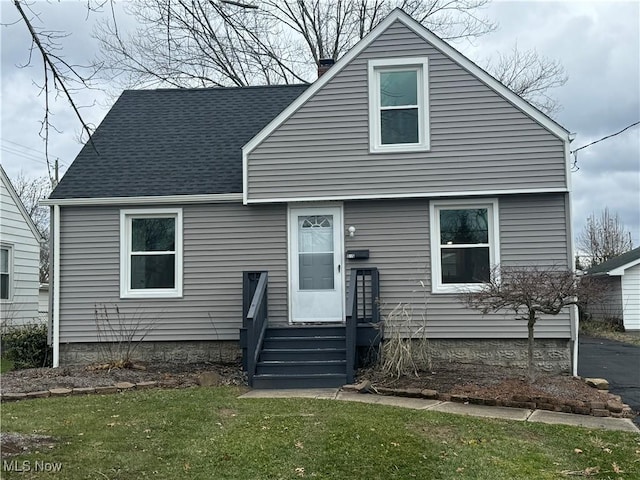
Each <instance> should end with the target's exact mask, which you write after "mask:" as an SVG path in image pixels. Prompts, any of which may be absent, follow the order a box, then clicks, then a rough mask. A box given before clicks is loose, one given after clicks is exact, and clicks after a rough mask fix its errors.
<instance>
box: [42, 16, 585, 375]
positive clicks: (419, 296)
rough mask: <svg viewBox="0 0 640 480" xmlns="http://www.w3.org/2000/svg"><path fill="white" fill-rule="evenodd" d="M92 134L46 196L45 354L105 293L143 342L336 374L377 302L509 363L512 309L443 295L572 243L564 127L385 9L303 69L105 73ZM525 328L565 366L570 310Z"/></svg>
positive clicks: (347, 370) (160, 355) (487, 358)
mask: <svg viewBox="0 0 640 480" xmlns="http://www.w3.org/2000/svg"><path fill="white" fill-rule="evenodd" d="M93 142H94V145H93V146H92V145H90V144H87V145H85V147H84V148H83V149H82V151H81V152H80V154H79V155H78V157H77V158H76V160H75V161H74V163H73V165H72V166H71V167H70V168H69V170H68V171H67V173H66V175H65V176H64V178H63V179H62V181H61V182H60V184H59V185H58V187H57V188H56V189H55V191H54V192H53V193H52V195H51V197H50V199H49V200H48V201H47V204H49V205H51V206H52V215H53V219H54V220H53V224H54V236H55V241H54V265H55V267H54V279H53V285H52V292H53V302H52V308H53V319H54V324H53V327H54V329H53V335H54V362H55V364H56V365H57V364H66V363H74V362H75V363H78V362H87V361H93V360H95V358H96V355H97V351H98V348H97V346H98V345H97V343H96V342H99V338H98V336H99V335H98V333H99V332H97V329H96V320H97V317H96V315H95V311H96V306H98V307H99V308H102V309H104V308H105V306H112V307H111V308H114V307H113V305H117V306H118V309H119V310H118V311H119V312H120V314H121V315H122V317H123V318H125V323H126V322H131V324H132V325H141V324H144V335H142V334H139V335H138V336H136V338H139V337H144V341H143V342H142V343H141V344H140V349H139V351H138V354H139V355H140V356H142V357H143V358H147V359H150V360H155V361H165V362H171V361H179V362H186V361H194V362H197V361H204V360H211V359H215V358H230V357H231V358H233V357H235V356H236V355H237V354H238V348H239V345H241V346H242V348H243V352H244V355H243V356H244V364H245V368H247V370H248V373H249V380H250V383H252V384H253V385H256V386H278V385H280V386H312V385H331V384H340V383H343V382H344V381H345V380H350V379H351V378H352V376H353V367H354V362H355V360H354V356H355V345H359V346H364V347H365V348H366V345H369V344H370V343H371V342H372V341H374V340H373V339H375V338H376V336H377V335H378V332H379V331H380V330H377V329H376V328H375V327H376V325H375V323H376V322H377V321H378V320H380V319H385V318H386V316H387V315H388V313H389V311H390V310H391V309H392V308H393V307H394V306H396V305H398V304H406V305H409V306H410V310H411V312H412V315H413V316H412V318H411V319H409V320H408V321H406V322H405V323H404V324H403V326H401V327H400V326H398V325H394V324H393V322H392V321H387V322H386V323H387V324H386V325H385V332H386V333H385V334H386V335H388V334H389V332H393V331H396V332H397V333H398V334H399V335H402V336H405V337H409V338H412V337H414V336H416V335H417V332H419V331H420V332H423V333H424V332H426V334H427V335H428V337H429V338H430V341H431V343H430V344H431V346H432V349H433V355H434V359H435V360H438V359H440V360H444V361H449V360H457V361H467V362H484V363H487V364H502V365H525V364H526V338H527V327H526V323H525V322H521V321H516V320H514V318H513V317H514V316H513V315H512V314H510V313H505V314H489V315H482V314H481V313H479V312H477V311H474V310H470V309H467V308H465V307H464V305H463V304H462V303H461V301H460V300H459V299H458V294H459V292H460V290H461V289H473V288H476V287H477V286H478V285H479V284H480V283H481V282H482V281H483V280H486V279H487V278H488V275H490V271H491V270H492V267H493V266H494V265H498V264H502V265H510V266H513V265H555V266H563V267H566V268H570V266H571V265H572V263H573V262H572V259H573V254H572V245H571V240H570V239H571V232H570V225H571V222H570V198H569V191H570V181H569V161H568V160H569V159H568V156H569V142H570V135H569V133H568V131H567V130H565V129H564V128H563V127H561V126H560V125H558V124H557V123H555V122H554V121H553V120H551V119H550V118H548V117H547V116H545V115H544V114H542V113H541V112H540V111H538V110H537V109H535V108H534V107H532V106H531V105H530V104H528V103H527V102H525V101H523V100H522V99H521V98H519V97H518V96H517V95H515V94H513V93H512V92H511V91H510V90H508V89H507V88H506V87H504V86H503V85H502V84H500V83H499V82H498V81H496V80H495V79H494V78H492V77H491V76H490V75H488V74H487V73H486V72H484V71H483V70H482V69H480V68H479V67H478V66H477V65H475V64H474V63H472V62H471V61H470V60H468V59H467V58H465V57H464V56H463V55H461V54H460V53H459V52H457V51H456V50H455V49H453V48H452V47H451V46H449V45H448V44H447V43H445V42H444V41H442V40H441V39H439V38H438V37H436V36H435V35H434V34H432V33H431V32H429V31H428V30H427V29H426V28H424V27H423V26H422V25H421V24H419V23H418V22H416V21H415V20H413V19H412V18H410V17H409V16H408V15H406V14H405V13H404V12H402V11H400V10H395V11H394V12H392V13H391V14H390V15H389V17H387V18H386V19H385V20H383V21H382V22H381V23H380V24H379V25H378V26H377V27H376V28H375V29H374V30H373V31H372V32H370V33H369V34H368V35H367V36H366V37H365V38H364V39H362V40H361V41H360V42H359V43H358V44H357V45H356V46H355V47H354V48H353V49H351V50H350V51H349V52H348V53H347V54H345V55H344V57H342V58H341V59H339V61H337V62H336V63H335V65H333V66H331V67H330V68H329V69H328V71H327V72H326V73H324V74H323V75H322V76H321V77H320V78H319V79H318V80H317V81H316V82H314V83H313V84H312V85H296V86H262V87H248V88H211V89H181V90H169V89H164V90H163V89H160V90H153V91H126V92H124V93H123V94H122V96H121V97H120V98H119V99H118V100H117V102H116V103H115V104H114V106H113V108H112V109H111V111H110V112H109V113H108V114H107V115H106V117H105V119H104V120H103V122H102V124H101V125H100V126H99V128H98V129H97V131H96V133H95V135H94V138H93ZM425 326H426V328H423V327H425ZM133 333H138V332H133ZM536 334H537V355H538V357H537V363H538V366H539V367H540V368H543V369H545V370H548V371H568V370H570V369H571V368H572V358H573V360H574V364H573V368H574V371H575V356H573V357H572V349H573V345H574V344H575V339H576V318H575V315H574V314H573V312H572V311H571V310H570V309H567V310H566V311H565V312H563V313H562V314H560V315H558V316H554V317H549V318H543V319H541V320H540V321H539V323H538V324H537V327H536Z"/></svg>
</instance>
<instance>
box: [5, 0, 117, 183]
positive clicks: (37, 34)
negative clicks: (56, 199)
mask: <svg viewBox="0 0 640 480" xmlns="http://www.w3.org/2000/svg"><path fill="white" fill-rule="evenodd" d="M108 1H109V0H95V1H94V0H87V2H86V7H87V11H88V12H90V11H93V10H95V9H98V8H101V7H102V6H104V5H105V4H106V3H107V2H108ZM34 3H35V2H26V1H23V0H22V1H21V0H13V4H14V6H15V8H16V10H17V12H18V14H19V20H18V22H22V23H24V25H25V27H26V28H27V30H28V31H29V34H30V36H31V47H30V48H29V56H28V58H27V61H26V63H25V64H24V65H21V68H27V67H30V66H31V65H32V62H33V59H34V56H35V57H39V58H40V61H41V66H42V83H40V84H37V83H36V85H37V86H38V88H39V89H40V93H41V94H43V97H44V115H43V119H42V122H41V128H40V135H41V137H42V138H43V139H44V141H45V159H46V162H47V169H48V172H49V178H50V180H51V182H53V181H54V180H55V174H54V172H53V167H52V166H51V163H50V161H49V134H50V132H51V130H54V131H56V132H59V131H58V130H57V129H56V127H55V125H54V124H53V123H52V119H51V104H52V101H53V99H54V98H57V97H63V98H65V99H66V100H67V101H68V103H69V106H70V107H71V109H72V110H73V112H74V114H75V115H76V117H77V118H78V121H79V122H80V125H81V126H82V131H83V132H84V133H86V135H87V138H88V140H89V141H91V133H92V131H93V129H92V127H91V126H90V125H89V124H88V123H87V122H85V120H84V118H83V117H82V114H81V113H80V110H81V108H82V106H81V105H80V104H79V103H78V102H77V100H76V95H77V93H78V92H79V91H80V90H84V89H87V88H93V82H92V80H93V77H94V76H95V74H96V72H97V69H98V68H99V66H98V64H93V65H84V66H83V65H78V64H74V63H72V62H70V61H68V60H67V59H66V58H65V57H64V56H63V54H62V53H61V52H62V44H61V42H62V40H63V39H64V38H65V37H67V36H68V35H69V33H66V32H62V31H56V30H49V29H47V28H46V26H45V25H44V22H43V20H42V18H41V17H40V15H39V13H38V12H36V11H34V9H33V5H34Z"/></svg>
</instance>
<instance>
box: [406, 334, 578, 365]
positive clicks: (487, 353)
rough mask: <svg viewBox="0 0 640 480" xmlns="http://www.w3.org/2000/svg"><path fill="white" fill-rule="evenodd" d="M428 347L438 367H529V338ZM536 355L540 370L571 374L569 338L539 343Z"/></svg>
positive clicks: (443, 341) (431, 343) (441, 342)
mask: <svg viewBox="0 0 640 480" xmlns="http://www.w3.org/2000/svg"><path fill="white" fill-rule="evenodd" d="M422 341H423V340H414V342H415V343H416V344H418V345H413V346H414V348H419V347H420V345H419V344H420V342H422ZM427 348H428V349H429V352H430V354H431V360H432V362H433V363H434V364H436V365H437V364H438V363H440V364H442V363H469V364H475V365H478V364H480V365H496V366H502V367H517V368H526V367H527V364H528V360H527V349H528V343H527V340H526V339H522V340H520V339H478V340H470V339H434V340H429V343H428V347H427ZM414 351H415V350H414ZM533 355H534V365H535V367H536V370H538V371H542V372H547V373H570V372H571V342H570V341H569V340H567V339H539V340H536V341H535V349H534V352H533Z"/></svg>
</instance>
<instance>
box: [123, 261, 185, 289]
mask: <svg viewBox="0 0 640 480" xmlns="http://www.w3.org/2000/svg"><path fill="white" fill-rule="evenodd" d="M175 264H176V261H175V255H132V256H131V288H132V289H145V288H175Z"/></svg>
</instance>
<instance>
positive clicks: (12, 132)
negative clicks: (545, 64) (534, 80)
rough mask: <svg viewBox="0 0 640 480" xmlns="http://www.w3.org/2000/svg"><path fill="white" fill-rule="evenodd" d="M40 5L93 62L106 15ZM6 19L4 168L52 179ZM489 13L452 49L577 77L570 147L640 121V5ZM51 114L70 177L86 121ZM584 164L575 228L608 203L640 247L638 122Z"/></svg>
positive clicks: (522, 4) (30, 84)
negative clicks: (518, 57) (490, 23)
mask: <svg viewBox="0 0 640 480" xmlns="http://www.w3.org/2000/svg"><path fill="white" fill-rule="evenodd" d="M258 3H259V1H258ZM33 8H34V10H36V11H38V12H41V15H40V19H41V20H42V22H44V24H45V25H46V27H47V28H48V29H50V30H63V31H66V32H69V33H70V34H71V35H70V36H69V37H68V38H67V39H65V42H64V51H63V54H64V56H65V58H66V59H67V60H68V61H69V62H70V63H75V64H86V63H88V62H90V61H91V60H92V59H93V57H94V55H95V48H96V45H95V41H93V40H92V38H91V31H92V28H93V22H95V20H96V18H97V17H98V16H99V15H97V14H92V15H90V16H89V17H88V18H87V11H86V0H84V1H77V2H76V1H66V2H65V1H63V2H61V3H48V2H42V1H41V2H35V5H34V6H33ZM0 13H1V15H2V24H3V25H2V27H1V29H0V35H1V36H0V40H1V53H2V58H1V71H0V78H1V83H2V85H1V87H2V103H1V107H2V108H1V130H0V137H1V141H2V142H1V147H2V148H1V158H2V165H3V167H4V168H5V170H6V171H7V173H8V175H9V176H10V177H12V178H15V176H16V175H18V174H19V173H20V172H22V173H24V174H25V175H27V176H41V175H46V174H47V168H46V164H45V161H44V143H43V141H42V139H41V138H40V136H39V130H40V122H41V120H42V115H43V104H44V99H43V96H42V95H39V89H38V85H41V84H42V70H41V67H40V64H39V63H38V61H37V60H36V61H34V62H33V64H32V65H31V66H30V67H27V68H18V66H19V65H24V64H26V63H27V62H28V59H29V46H30V40H29V36H28V33H27V31H26V28H25V27H24V25H23V24H21V23H18V24H14V25H10V24H11V23H12V22H13V21H15V20H16V19H17V12H16V11H15V7H14V6H13V4H12V2H7V1H0ZM485 13H486V15H487V16H488V17H489V18H490V19H491V20H494V21H496V22H498V23H499V28H498V30H497V31H496V32H494V33H491V34H489V35H486V36H484V37H482V38H480V39H478V40H476V41H475V42H474V43H473V44H469V43H468V42H462V43H459V44H455V45H454V46H455V47H456V48H458V49H459V50H460V51H462V53H464V54H465V55H467V56H468V57H470V58H471V59H472V60H474V61H476V62H477V63H480V64H483V63H484V60H485V59H486V58H488V57H491V56H492V55H494V54H495V53H496V52H507V51H508V50H509V49H511V48H512V47H513V45H514V43H515V42H517V43H518V47H519V49H521V50H526V49H530V48H535V49H536V50H537V51H538V53H540V54H542V55H544V56H547V57H549V58H553V59H557V60H559V61H560V62H561V63H562V65H563V66H564V68H565V71H566V73H567V75H568V77H569V80H568V82H567V83H566V84H565V85H564V86H563V87H560V88H557V89H556V90H555V91H554V92H553V95H554V96H555V97H556V98H558V100H559V101H560V104H561V105H562V110H561V111H560V112H558V113H557V114H556V119H557V120H558V121H559V122H560V123H561V124H562V125H563V126H565V127H566V128H567V129H568V130H570V131H571V132H574V133H575V134H576V139H575V140H574V142H573V144H572V148H578V147H581V146H583V145H586V144H588V143H590V142H592V141H595V140H598V139H600V138H602V137H604V136H606V135H609V134H611V133H615V132H617V131H619V130H621V129H623V128H624V127H627V126H628V125H630V124H632V123H634V122H637V121H638V120H640V2H638V1H633V2H617V1H602V2H593V1H590V2H577V1H554V2H538V1H534V2H527V1H518V2H516V1H497V2H495V1H494V3H492V4H491V5H490V6H489V7H488V8H487V9H486V11H485ZM120 22H121V23H120V28H126V25H127V22H126V19H124V20H122V19H121V20H120ZM8 24H9V25H8ZM129 24H130V22H129ZM34 58H35V57H34ZM78 98H79V102H80V103H81V104H82V105H85V106H86V108H83V110H82V114H83V116H84V117H85V118H86V119H87V120H88V121H89V122H92V123H94V124H98V123H99V122H100V120H101V119H102V118H103V116H104V115H105V113H106V112H107V110H108V107H109V105H110V104H111V103H112V102H113V100H114V99H113V98H112V96H108V95H106V94H105V93H104V92H102V91H100V90H93V91H87V92H82V94H81V95H80V96H79V97H78ZM53 113H54V117H53V123H54V125H55V126H56V128H57V129H58V130H59V131H60V132H61V133H57V132H52V134H51V138H50V144H49V152H50V157H51V158H56V157H57V158H59V160H60V165H61V173H63V172H64V171H65V170H66V168H68V166H69V165H70V164H71V162H72V161H73V159H74V158H75V156H76V155H77V153H78V152H79V150H80V148H81V144H80V143H79V141H78V138H79V135H80V124H79V123H78V121H77V119H76V118H75V117H74V116H73V113H72V111H71V110H70V109H69V108H68V107H67V105H66V104H65V102H61V101H59V102H56V103H55V105H54V108H53ZM578 166H579V170H577V171H576V172H574V173H573V174H572V187H573V222H574V232H579V231H580V230H581V229H582V227H583V225H584V221H585V219H586V218H587V216H588V215H589V214H591V213H592V212H596V213H598V212H600V211H601V210H602V209H603V208H604V207H609V209H610V210H611V211H613V212H617V213H619V214H620V216H621V218H622V220H623V222H624V223H625V225H626V227H627V229H628V230H630V231H631V232H632V236H633V243H634V246H638V245H640V126H636V127H634V128H632V129H629V130H627V131H626V132H624V133H622V134H620V135H618V136H616V137H613V138H611V139H608V140H605V141H603V142H600V143H598V144H597V145H594V146H592V147H589V148H586V149H584V150H581V151H580V152H579V155H578Z"/></svg>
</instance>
